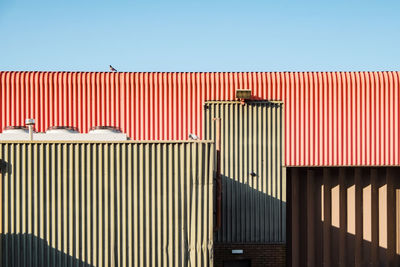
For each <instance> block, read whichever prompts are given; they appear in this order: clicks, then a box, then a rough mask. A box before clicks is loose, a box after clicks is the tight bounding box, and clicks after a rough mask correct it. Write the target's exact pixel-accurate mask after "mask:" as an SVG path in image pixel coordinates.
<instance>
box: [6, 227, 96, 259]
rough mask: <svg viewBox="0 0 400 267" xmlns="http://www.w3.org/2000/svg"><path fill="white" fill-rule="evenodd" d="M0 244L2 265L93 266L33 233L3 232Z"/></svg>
mask: <svg viewBox="0 0 400 267" xmlns="http://www.w3.org/2000/svg"><path fill="white" fill-rule="evenodd" d="M0 245H1V250H0V251H1V253H0V262H1V266H28V265H32V266H54V267H55V266H85V267H89V266H93V265H90V264H88V263H85V262H83V261H81V260H79V259H77V258H76V257H74V256H71V255H68V254H66V253H64V252H62V251H60V250H57V249H55V248H53V247H50V246H49V245H48V242H47V241H46V240H44V239H41V238H38V237H36V236H34V235H32V234H1V235H0Z"/></svg>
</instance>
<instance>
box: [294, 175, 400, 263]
mask: <svg viewBox="0 0 400 267" xmlns="http://www.w3.org/2000/svg"><path fill="white" fill-rule="evenodd" d="M399 177H400V168H394V167H388V168H384V167H382V168H367V167H364V168H363V167H357V168H345V167H343V168H289V169H288V180H289V188H290V195H289V213H290V215H289V217H290V218H291V219H290V223H289V225H288V231H289V232H290V233H291V234H290V237H289V244H288V247H289V248H290V249H289V250H290V253H289V263H290V266H399V265H400V250H399V240H400V221H399V214H400V199H399V198H400V180H399Z"/></svg>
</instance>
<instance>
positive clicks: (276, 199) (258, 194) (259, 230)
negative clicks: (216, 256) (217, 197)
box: [204, 102, 286, 243]
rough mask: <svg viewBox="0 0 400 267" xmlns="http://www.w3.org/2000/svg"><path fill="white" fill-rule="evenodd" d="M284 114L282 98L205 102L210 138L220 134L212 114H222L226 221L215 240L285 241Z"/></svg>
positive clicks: (223, 213)
mask: <svg viewBox="0 0 400 267" xmlns="http://www.w3.org/2000/svg"><path fill="white" fill-rule="evenodd" d="M283 116H284V114H283V107H282V104H279V103H267V102H258V103H257V102H253V103H247V104H244V105H242V104H240V103H237V102H236V103H234V102H214V103H207V104H206V105H205V120H204V122H205V125H204V130H205V133H204V136H205V137H206V138H207V139H213V138H215V122H214V121H213V118H221V175H222V220H221V221H222V224H221V229H220V230H219V231H218V232H217V234H216V237H215V242H221V243H232V242H234V243H236V242H237V243H243V242H250V243H280V242H285V241H286V173H285V170H284V168H283V159H284V155H283V152H284V146H283V138H282V137H283ZM252 173H253V175H252Z"/></svg>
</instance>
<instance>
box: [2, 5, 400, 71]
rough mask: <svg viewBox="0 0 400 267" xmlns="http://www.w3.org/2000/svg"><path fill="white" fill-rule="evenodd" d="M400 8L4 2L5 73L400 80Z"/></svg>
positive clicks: (3, 56)
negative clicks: (357, 74) (275, 74)
mask: <svg viewBox="0 0 400 267" xmlns="http://www.w3.org/2000/svg"><path fill="white" fill-rule="evenodd" d="M399 14H400V1H378V0H375V1H370V0H364V1H362V0H360V1H351V0H348V1H342V0H336V1H306V0H304V1H283V0H275V1H268V0H264V1H261V0H260V1H255V0H247V1H246V0H241V1H235V0H230V1H228V0H224V1H209V0H202V1H190V0H186V1H175V0H171V1H152V0H147V1H114V0H108V1H100V0H79V1H76V0H68V1H58V0H53V1H42V0H36V1H33V0H25V1H12V0H0V70H66V71H108V65H109V64H112V65H113V66H114V67H115V68H116V69H118V70H119V71H336V70H337V71H352V70H355V71H358V70H400V15H399Z"/></svg>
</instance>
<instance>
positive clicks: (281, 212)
mask: <svg viewBox="0 0 400 267" xmlns="http://www.w3.org/2000/svg"><path fill="white" fill-rule="evenodd" d="M264 177H265V176H264ZM281 179H282V178H281ZM242 180H243V181H245V183H242V182H239V181H237V180H234V179H232V178H230V177H227V176H222V204H221V205H222V211H221V229H220V230H219V231H217V232H216V234H215V240H214V242H215V243H264V244H265V243H284V242H286V202H285V200H286V198H285V196H283V194H285V192H283V191H282V190H283V189H282V188H283V186H282V181H279V180H278V181H276V180H275V181H274V182H271V181H270V182H268V179H266V178H263V179H262V178H261V177H259V176H257V175H254V176H251V175H250V174H249V177H248V178H246V179H242Z"/></svg>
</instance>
